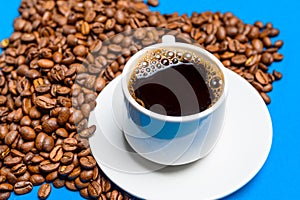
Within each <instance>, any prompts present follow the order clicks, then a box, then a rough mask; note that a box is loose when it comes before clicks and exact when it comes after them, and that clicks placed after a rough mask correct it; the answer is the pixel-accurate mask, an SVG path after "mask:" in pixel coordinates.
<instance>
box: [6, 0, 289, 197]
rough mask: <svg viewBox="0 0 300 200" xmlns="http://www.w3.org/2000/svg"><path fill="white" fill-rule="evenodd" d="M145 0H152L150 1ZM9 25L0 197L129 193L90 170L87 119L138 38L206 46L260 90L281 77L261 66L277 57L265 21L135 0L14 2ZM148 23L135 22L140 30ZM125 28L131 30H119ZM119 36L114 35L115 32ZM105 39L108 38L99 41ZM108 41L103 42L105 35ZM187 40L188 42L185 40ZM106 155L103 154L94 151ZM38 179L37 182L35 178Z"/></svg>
mask: <svg viewBox="0 0 300 200" xmlns="http://www.w3.org/2000/svg"><path fill="white" fill-rule="evenodd" d="M148 4H149V5H151V6H157V5H158V1H157V0H149V1H148ZM19 13H20V17H18V18H16V19H15V21H14V32H13V33H12V34H11V36H10V38H8V39H5V40H3V41H1V47H2V48H3V53H2V55H1V56H0V199H4V200H5V199H8V198H9V196H10V194H11V192H15V193H16V194H25V193H28V192H30V191H31V190H32V188H33V186H37V185H41V186H40V188H39V191H38V197H39V198H41V199H45V198H47V197H48V196H49V194H50V193H51V185H50V184H48V183H51V182H52V183H53V185H54V187H56V188H60V187H64V186H65V187H67V188H68V189H69V190H73V191H80V194H81V195H82V197H84V198H93V199H99V200H105V199H111V200H121V199H130V198H131V197H130V196H129V195H127V194H126V193H125V192H123V191H122V190H120V189H118V188H117V187H116V186H114V185H113V184H112V183H111V182H110V181H109V180H108V178H107V177H105V175H104V174H103V173H102V171H101V170H100V169H99V168H98V166H97V164H96V161H95V159H94V157H93V156H92V154H91V149H90V148H89V142H88V137H90V136H91V135H92V134H93V133H94V132H95V130H96V127H95V126H91V127H87V124H88V116H89V113H90V112H91V110H93V109H94V108H95V106H96V102H95V99H96V97H97V95H98V93H99V92H101V91H102V90H103V88H104V87H105V86H106V85H107V84H108V83H109V82H110V81H111V80H113V79H114V78H115V77H117V76H118V75H120V74H121V73H122V69H123V67H124V64H125V63H126V61H127V60H128V59H129V58H130V57H131V56H132V55H133V54H134V53H136V52H137V51H138V50H140V49H141V48H143V47H144V46H147V45H151V44H153V43H155V42H156V41H158V40H159V38H160V36H161V35H163V34H166V33H167V34H173V35H175V36H176V37H177V40H178V41H184V42H188V43H194V44H197V45H200V46H202V47H203V48H205V49H207V50H208V51H210V52H212V53H213V54H214V55H215V56H216V57H217V58H219V59H220V60H221V61H222V63H223V64H224V65H225V66H226V67H227V68H229V69H231V70H233V71H234V72H236V73H237V74H239V75H241V76H242V77H244V78H245V79H246V80H247V81H248V82H249V83H251V84H252V85H253V86H254V87H255V88H256V89H257V90H258V92H259V93H260V94H261V96H262V98H263V99H264V101H265V102H266V103H270V98H269V96H268V95H267V94H266V93H267V92H270V91H271V90H272V83H273V81H275V80H278V79H280V78H281V77H282V74H281V73H280V72H277V71H275V70H274V71H273V72H269V71H268V67H269V66H270V65H271V64H272V62H277V61H280V60H282V59H283V55H282V54H280V53H278V50H279V49H280V48H281V46H282V45H283V41H281V40H278V41H276V42H274V43H273V42H272V41H271V39H270V38H271V37H275V36H277V35H278V34H279V30H278V29H276V28H274V27H273V26H272V24H271V23H266V24H263V23H262V22H260V21H257V22H256V23H255V24H254V25H250V24H245V23H244V22H243V21H241V20H240V19H238V18H237V17H236V16H234V15H233V14H232V13H230V12H228V13H224V14H222V13H220V12H217V13H212V12H204V13H193V14H192V15H191V16H190V17H189V16H188V15H186V14H184V15H181V16H180V15H178V14H177V13H173V14H165V15H162V14H160V13H159V12H151V11H149V7H148V5H147V4H145V3H144V2H143V1H142V0H93V1H92V0H86V1H84V0H77V1H73V0H57V1H54V0H23V1H22V3H21V5H20V8H19ZM145 27H156V28H158V29H160V30H157V29H151V28H149V30H148V29H147V30H145V29H140V28H145ZM134 29H137V30H136V31H134V32H132V33H133V38H132V37H130V34H127V33H129V32H131V31H133V30H134ZM123 32H125V34H118V33H123ZM109 38H112V39H109ZM107 40H108V41H109V42H105V41H107ZM195 41H196V42H195ZM103 153H109V152H103ZM45 182H46V183H45Z"/></svg>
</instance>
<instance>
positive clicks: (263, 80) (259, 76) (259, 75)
mask: <svg viewBox="0 0 300 200" xmlns="http://www.w3.org/2000/svg"><path fill="white" fill-rule="evenodd" d="M255 78H256V80H257V81H258V82H259V83H260V84H262V85H266V84H268V83H269V79H268V76H267V75H266V74H265V73H264V72H262V71H261V70H257V72H256V73H255Z"/></svg>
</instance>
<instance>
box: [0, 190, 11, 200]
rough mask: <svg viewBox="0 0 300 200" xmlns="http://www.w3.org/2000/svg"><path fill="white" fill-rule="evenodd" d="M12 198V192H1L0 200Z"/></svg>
mask: <svg viewBox="0 0 300 200" xmlns="http://www.w3.org/2000/svg"><path fill="white" fill-rule="evenodd" d="M9 197H10V192H0V199H2V200H7V199H9Z"/></svg>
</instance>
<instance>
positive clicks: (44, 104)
mask: <svg viewBox="0 0 300 200" xmlns="http://www.w3.org/2000/svg"><path fill="white" fill-rule="evenodd" d="M35 103H36V105H37V106H38V107H40V108H43V109H52V108H54V107H55V106H56V99H51V98H48V97H46V96H38V97H37V98H36V101H35Z"/></svg>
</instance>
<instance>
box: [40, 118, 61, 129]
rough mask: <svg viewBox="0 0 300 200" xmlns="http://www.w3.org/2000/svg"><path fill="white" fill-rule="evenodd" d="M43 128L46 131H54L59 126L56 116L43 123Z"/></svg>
mask: <svg viewBox="0 0 300 200" xmlns="http://www.w3.org/2000/svg"><path fill="white" fill-rule="evenodd" d="M42 128H43V130H44V131H45V132H46V133H52V132H54V131H55V130H56V129H57V128H58V123H57V119H56V118H50V119H48V120H45V121H44V122H43V123H42Z"/></svg>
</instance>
